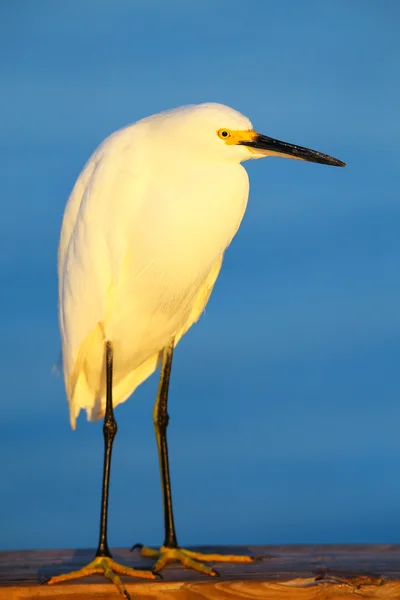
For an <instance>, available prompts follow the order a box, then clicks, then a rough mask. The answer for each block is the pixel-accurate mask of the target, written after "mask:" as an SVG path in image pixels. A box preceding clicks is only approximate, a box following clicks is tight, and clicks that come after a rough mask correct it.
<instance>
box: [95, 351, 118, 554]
mask: <svg viewBox="0 0 400 600" xmlns="http://www.w3.org/2000/svg"><path fill="white" fill-rule="evenodd" d="M112 377H113V349H112V345H111V342H106V412H105V415H104V423H103V434H104V470H103V489H102V494H101V516H100V537H99V545H98V548H97V552H96V556H108V557H111V553H110V550H109V548H108V543H107V516H108V491H109V486H110V466H111V453H112V447H113V442H114V438H115V435H116V433H117V422H116V420H115V418H114V410H113V403H112Z"/></svg>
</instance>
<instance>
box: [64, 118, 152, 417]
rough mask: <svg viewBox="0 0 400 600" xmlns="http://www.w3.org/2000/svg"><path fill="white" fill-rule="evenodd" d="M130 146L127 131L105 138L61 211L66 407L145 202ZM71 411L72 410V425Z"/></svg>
mask: <svg viewBox="0 0 400 600" xmlns="http://www.w3.org/2000/svg"><path fill="white" fill-rule="evenodd" d="M134 146H135V144H134V140H133V136H132V134H131V132H130V131H129V128H125V129H124V130H121V131H119V132H117V133H115V134H113V135H112V136H110V137H109V138H107V140H105V141H104V142H103V144H101V146H100V147H99V148H98V149H97V150H96V152H95V153H94V154H93V155H92V157H91V158H90V159H89V161H88V162H87V164H86V166H85V167H84V169H83V171H82V173H81V174H80V176H79V178H78V180H77V182H76V184H75V186H74V189H73V190H72V193H71V196H70V198H69V200H68V203H67V206H66V209H65V213H64V218H63V224H62V229H61V236H60V244H59V252H58V277H59V320H60V330H61V343H62V354H63V368H64V378H65V385H66V390H67V396H68V399H69V402H70V404H71V403H73V398H74V392H75V388H76V384H77V381H78V379H79V375H80V373H81V371H82V366H83V363H84V361H85V357H86V355H87V352H88V348H89V346H90V345H91V343H92V342H93V341H94V338H96V339H97V340H98V336H99V335H100V336H103V337H104V328H103V323H104V321H105V319H106V316H107V310H108V305H109V300H110V294H112V288H113V284H114V283H115V282H116V280H117V278H118V275H119V272H120V268H121V265H122V263H123V260H124V257H125V254H126V248H127V239H128V236H127V229H128V227H129V223H130V222H132V221H131V218H133V216H134V214H135V210H136V208H138V206H139V205H140V202H141V198H143V194H142V193H141V188H142V187H143V185H142V184H143V177H140V176H139V174H142V171H141V169H140V164H138V161H137V160H135V150H134ZM139 162H140V161H139ZM99 370H101V365H100V369H99ZM92 397H93V393H92ZM94 401H95V398H93V399H92V402H94ZM73 412H74V411H73V407H72V406H71V422H72V423H73V421H74V417H73V416H72V415H73ZM73 424H74V423H73Z"/></svg>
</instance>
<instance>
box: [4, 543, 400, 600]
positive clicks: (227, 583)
mask: <svg viewBox="0 0 400 600" xmlns="http://www.w3.org/2000/svg"><path fill="white" fill-rule="evenodd" d="M201 551H204V552H223V553H229V554H233V553H246V554H251V555H254V556H261V557H262V558H261V559H260V560H257V561H256V562H254V563H252V564H247V565H223V564H218V565H217V564H215V565H214V566H215V568H217V569H218V571H219V573H220V575H221V577H220V578H208V577H206V576H203V575H199V574H197V573H195V572H193V571H188V570H186V569H183V568H182V567H181V566H180V565H178V564H173V565H169V566H168V567H166V569H164V571H163V576H164V580H161V581H160V580H157V581H154V582H153V581H150V582H149V581H144V580H139V579H138V580H132V579H125V578H124V581H125V583H126V587H127V589H128V591H129V593H130V594H131V597H132V600H135V599H137V600H139V599H147V598H148V599H152V600H156V599H157V600H164V599H165V600H173V599H174V600H175V599H179V600H217V599H218V600H234V599H238V600H239V599H242V600H243V599H247V600H249V599H252V598H254V599H260V598H262V599H263V600H281V599H282V600H308V599H313V600H314V599H315V600H343V598H349V599H350V598H351V599H352V600H357V599H358V598H385V599H393V600H400V545H399V546H389V545H388V546H252V547H240V548H233V547H229V548H222V547H221V548H220V547H213V548H204V547H203V548H201ZM113 555H114V558H115V559H116V560H118V561H119V562H122V563H124V564H126V565H129V566H134V567H140V568H147V567H149V566H150V565H151V564H152V563H151V562H150V561H148V560H145V559H141V558H140V557H139V555H138V553H136V552H135V553H130V552H129V551H128V550H125V549H119V550H115V551H114V552H113ZM92 558H93V550H77V551H74V550H37V551H21V552H0V600H19V599H21V600H22V599H28V598H29V599H33V598H34V599H39V598H55V599H57V600H64V599H65V600H78V599H79V600H89V599H91V600H118V598H121V596H120V595H119V594H118V591H117V590H116V588H115V587H114V586H113V585H112V584H111V583H109V582H108V581H107V580H105V579H104V578H102V577H97V576H96V577H90V578H87V579H82V580H78V581H76V582H70V583H65V584H57V585H54V586H48V585H46V584H44V585H40V582H41V581H42V580H43V579H45V578H47V577H50V576H51V575H56V574H59V573H61V572H67V571H70V570H72V569H77V568H79V567H81V566H83V565H84V564H86V563H87V562H89V561H90V560H91V559H92Z"/></svg>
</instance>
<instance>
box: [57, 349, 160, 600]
mask: <svg viewBox="0 0 400 600" xmlns="http://www.w3.org/2000/svg"><path fill="white" fill-rule="evenodd" d="M112 370H113V349H112V345H111V342H106V382H107V383H106V385H107V388H106V412H105V415H104V423H103V434H104V469H103V487H102V495H101V516H100V536H99V545H98V547H97V551H96V556H95V558H94V559H93V560H92V561H91V562H90V563H89V564H88V565H86V566H84V567H82V568H81V569H79V570H78V571H71V572H70V573H64V574H62V575H56V576H55V577H51V578H50V579H49V580H48V581H47V582H46V583H48V584H50V585H51V584H53V583H60V582H62V581H70V580H71V579H79V578H81V577H86V576H87V575H97V574H101V575H104V576H105V577H107V578H108V579H110V581H112V582H113V583H114V585H116V587H117V588H118V590H119V592H120V594H121V595H122V596H125V597H126V598H127V599H128V600H129V599H130V596H129V594H128V592H127V590H126V589H125V586H124V584H123V583H122V581H121V579H120V577H119V576H118V574H119V575H129V576H131V577H143V578H146V579H154V578H155V576H154V574H153V573H152V572H151V571H143V570H141V571H140V570H137V569H132V568H130V567H125V566H124V565H120V564H118V563H117V562H115V561H114V560H113V558H112V556H111V552H110V550H109V547H108V542H107V517H108V491H109V485H110V466H111V453H112V447H113V442H114V438H115V435H116V433H117V422H116V420H115V417H114V410H113V404H112Z"/></svg>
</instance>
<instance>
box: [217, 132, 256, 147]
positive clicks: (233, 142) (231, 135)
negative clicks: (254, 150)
mask: <svg viewBox="0 0 400 600" xmlns="http://www.w3.org/2000/svg"><path fill="white" fill-rule="evenodd" d="M217 134H218V137H220V138H221V140H224V142H225V144H227V145H228V146H237V145H238V144H243V145H245V142H253V141H254V140H255V138H256V137H257V135H258V134H257V133H256V132H255V131H253V129H242V130H233V129H219V130H218V131H217ZM249 150H250V148H249Z"/></svg>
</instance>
